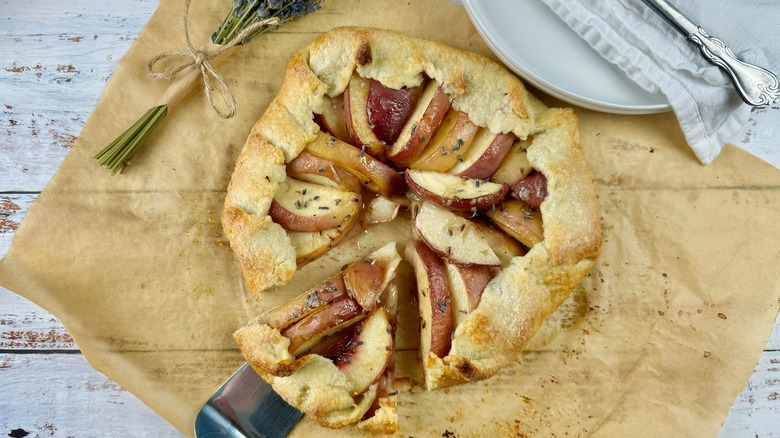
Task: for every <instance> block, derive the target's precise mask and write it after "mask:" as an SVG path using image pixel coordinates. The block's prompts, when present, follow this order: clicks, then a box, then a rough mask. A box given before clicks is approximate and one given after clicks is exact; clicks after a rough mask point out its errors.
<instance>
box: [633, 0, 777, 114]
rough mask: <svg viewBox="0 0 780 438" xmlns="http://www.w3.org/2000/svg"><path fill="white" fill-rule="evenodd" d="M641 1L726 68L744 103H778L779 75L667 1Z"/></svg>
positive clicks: (764, 104)
mask: <svg viewBox="0 0 780 438" xmlns="http://www.w3.org/2000/svg"><path fill="white" fill-rule="evenodd" d="M642 2H643V3H644V4H646V5H647V6H649V7H650V9H652V10H653V11H655V12H656V13H657V14H658V15H660V16H661V17H663V18H664V19H665V20H666V21H668V22H669V23H670V24H671V25H672V27H674V28H675V29H676V30H677V31H679V32H680V33H682V34H683V35H684V36H685V37H686V38H687V39H688V41H689V42H691V43H692V44H694V45H696V46H698V47H699V50H700V51H701V53H702V55H704V58H706V59H707V60H708V61H709V62H711V63H713V64H715V65H717V66H718V67H720V68H721V69H723V70H724V71H725V72H726V73H727V74H728V75H729V77H730V78H731V81H732V82H734V86H735V87H736V89H737V92H738V93H739V96H740V97H741V98H742V100H744V101H745V103H747V104H749V105H753V106H766V105H771V104H773V103H775V102H776V101H777V99H778V97H780V86H778V81H777V76H775V75H774V74H773V73H772V72H770V71H768V70H766V69H764V68H761V67H758V66H755V65H752V64H748V63H745V62H742V61H740V60H739V59H737V57H736V56H734V53H732V51H731V49H729V48H728V47H727V46H726V44H725V43H724V42H723V41H721V40H719V39H717V38H714V37H711V36H709V35H708V34H707V32H705V31H704V29H702V28H701V26H698V25H696V24H694V23H693V22H691V20H689V19H688V18H687V17H685V16H684V15H683V14H681V13H680V11H678V10H677V9H675V8H674V7H673V6H672V5H670V4H669V3H667V2H666V0H642Z"/></svg>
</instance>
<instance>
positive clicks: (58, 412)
mask: <svg viewBox="0 0 780 438" xmlns="http://www.w3.org/2000/svg"><path fill="white" fill-rule="evenodd" d="M0 381H2V382H3V384H2V388H3V396H2V397H0V436H25V435H24V433H27V434H29V435H27V436H31V437H34V436H41V437H44V436H61V437H67V436H78V437H84V436H90V437H99V436H111V437H122V436H126V437H130V436H154V437H180V436H182V434H181V433H180V432H179V431H177V430H176V429H175V428H174V427H173V426H171V425H170V424H169V423H168V422H167V421H165V420H164V419H162V418H161V417H160V416H159V415H157V414H156V413H155V412H154V411H152V410H151V409H150V408H148V407H147V406H146V405H144V404H143V403H141V402H140V401H139V400H138V399H137V398H135V397H134V396H133V395H132V394H130V393H129V392H128V391H126V390H124V389H123V388H122V387H120V386H119V385H118V384H116V383H115V382H113V381H111V380H110V379H108V378H107V377H106V376H104V375H102V374H100V373H98V372H97V371H95V370H93V369H92V368H91V367H90V366H89V364H87V361H86V360H85V359H84V357H83V356H82V355H81V354H7V353H0Z"/></svg>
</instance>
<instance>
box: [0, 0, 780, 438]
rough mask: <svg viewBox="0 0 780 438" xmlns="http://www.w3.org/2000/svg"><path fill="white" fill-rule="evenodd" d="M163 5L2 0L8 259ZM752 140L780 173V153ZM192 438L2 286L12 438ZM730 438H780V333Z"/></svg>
mask: <svg viewBox="0 0 780 438" xmlns="http://www.w3.org/2000/svg"><path fill="white" fill-rule="evenodd" d="M225 3H226V10H227V7H228V4H229V2H228V0H225ZM157 4H158V0H115V1H111V2H106V1H96V0H69V1H67V2H63V1H58V0H40V1H37V2H28V1H26V0H0V111H2V114H1V115H0V256H3V255H5V253H6V252H7V251H8V248H9V247H10V245H11V239H12V238H13V235H14V232H15V230H16V229H17V227H18V225H19V223H20V222H21V220H22V218H23V217H24V214H25V212H26V211H27V209H28V207H29V206H30V204H31V203H32V202H33V200H34V199H35V197H36V196H37V194H38V193H40V192H41V191H42V190H43V188H44V187H45V185H46V183H47V182H48V181H49V179H50V178H51V176H52V175H53V174H54V172H55V171H56V170H57V167H58V166H59V165H60V163H61V162H62V160H63V159H64V158H65V155H66V154H67V153H68V150H69V149H70V147H71V146H72V145H73V142H74V140H75V138H76V136H78V135H79V132H80V131H81V128H82V126H83V124H84V122H85V121H86V119H87V118H88V117H89V115H90V113H91V111H92V109H93V108H94V106H95V104H96V102H97V100H98V98H99V97H100V95H101V93H102V92H103V88H104V87H105V84H106V83H107V81H108V80H109V78H110V77H111V73H112V71H113V70H114V68H115V66H116V63H117V62H118V61H119V59H120V58H121V57H122V56H123V55H124V53H125V52H126V51H127V49H128V48H129V47H130V45H131V44H132V43H133V41H134V40H135V37H136V36H137V35H138V33H139V32H140V30H141V27H142V26H143V25H144V24H145V23H146V21H147V20H148V18H149V16H150V15H151V13H152V12H153V11H154V9H155V8H156V6H157ZM775 111H780V110H775ZM745 138H746V141H745V142H743V143H744V144H740V146H743V147H745V148H746V149H748V150H750V151H751V152H753V153H755V154H757V155H759V156H761V157H762V158H764V159H766V160H768V161H770V162H773V163H774V164H775V166H779V167H780V146H775V145H767V144H762V143H761V142H760V141H756V139H755V138H750V136H749V135H748V134H747V133H746V136H745ZM750 140H752V141H750ZM758 140H760V139H758ZM712 384H713V385H717V382H712ZM180 435H181V434H180V432H178V431H177V430H176V429H174V428H173V427H172V426H171V425H170V424H168V423H167V422H166V421H165V420H163V419H162V418H161V417H159V416H158V415H157V414H156V413H154V412H153V411H152V410H151V409H149V408H148V407H146V406H145V405H144V404H143V403H141V402H140V401H139V400H138V399H136V398H135V397H134V396H133V395H132V394H130V393H129V392H127V391H126V390H124V389H123V388H122V387H120V386H119V385H118V384H116V383H115V382H113V381H111V380H110V379H108V378H107V377H105V376H104V375H102V374H100V373H98V372H97V371H95V370H93V369H92V368H91V367H90V366H89V364H88V363H87V361H86V360H85V358H84V357H83V356H82V355H81V353H80V351H79V349H78V347H77V346H76V344H75V343H74V342H73V340H72V339H71V337H70V336H69V335H68V333H67V331H66V330H65V329H64V328H63V326H62V325H61V324H60V322H59V320H58V319H57V318H56V317H55V316H53V315H51V314H49V313H48V312H46V311H45V310H43V309H41V308H40V307H38V306H36V305H34V304H33V303H31V302H29V301H27V300H25V299H24V298H22V297H20V296H18V295H16V294H14V293H12V292H10V291H7V290H5V289H2V288H0V436H10V437H22V436H31V437H33V436H63V437H65V436H77V437H91V436H96V437H97V436H158V437H165V436H180ZM721 436H724V437H762V438H763V437H773V436H774V437H777V436H780V324H778V325H776V326H775V330H774V333H773V334H772V336H771V337H770V339H769V342H768V343H767V345H766V348H765V350H764V352H763V354H762V356H761V359H760V361H759V363H758V364H757V365H756V368H755V370H754V372H753V376H752V377H751V378H750V380H749V381H748V382H747V383H746V386H745V390H744V391H743V392H742V394H741V395H740V396H739V397H738V398H737V399H736V400H735V402H734V406H733V407H732V409H731V412H730V414H729V416H728V418H727V419H726V421H725V423H724V426H723V428H722V430H721Z"/></svg>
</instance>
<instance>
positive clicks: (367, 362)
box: [324, 307, 393, 395]
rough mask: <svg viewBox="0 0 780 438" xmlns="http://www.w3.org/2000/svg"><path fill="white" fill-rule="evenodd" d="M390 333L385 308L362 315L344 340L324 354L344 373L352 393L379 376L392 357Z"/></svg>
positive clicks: (361, 391)
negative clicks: (360, 320)
mask: <svg viewBox="0 0 780 438" xmlns="http://www.w3.org/2000/svg"><path fill="white" fill-rule="evenodd" d="M392 354H393V335H392V330H391V329H390V323H389V322H388V320H387V313H386V312H385V309H384V308H382V307H380V308H378V309H376V310H375V311H374V312H373V313H371V314H370V315H369V316H368V317H367V318H366V319H364V320H363V321H362V322H361V323H360V324H359V325H358V326H357V327H356V328H355V331H354V335H353V337H352V338H351V339H349V340H348V341H347V343H345V344H342V345H340V346H338V347H336V348H334V349H331V351H329V352H326V353H325V354H324V356H325V357H328V358H330V359H331V360H332V361H333V363H334V364H335V365H336V366H337V367H338V368H339V369H340V370H341V372H342V373H344V376H345V377H346V378H347V381H348V382H349V383H350V392H351V394H352V395H359V394H362V393H363V392H364V391H365V390H367V389H368V387H369V386H371V385H373V384H374V383H376V382H377V381H379V379H380V378H381V377H382V374H383V373H384V371H385V369H386V368H387V365H388V363H389V362H390V361H391V360H392Z"/></svg>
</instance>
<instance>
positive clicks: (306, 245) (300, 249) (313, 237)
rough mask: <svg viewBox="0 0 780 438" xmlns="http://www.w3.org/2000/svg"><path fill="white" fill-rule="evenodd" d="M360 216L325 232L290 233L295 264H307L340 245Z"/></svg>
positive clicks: (354, 216)
mask: <svg viewBox="0 0 780 438" xmlns="http://www.w3.org/2000/svg"><path fill="white" fill-rule="evenodd" d="M357 217H358V215H353V216H351V217H349V218H347V220H346V221H345V222H343V223H342V224H341V225H339V226H337V227H335V228H331V229H329V230H324V231H290V232H288V233H287V235H288V236H290V243H292V246H293V248H295V262H296V263H297V264H298V266H301V265H303V264H306V263H308V262H310V261H312V260H314V259H316V258H317V257H319V256H321V255H322V254H324V253H325V252H326V251H328V250H329V249H331V248H333V247H334V246H336V245H338V243H339V242H340V241H341V239H343V238H344V237H345V236H346V235H347V233H348V232H349V230H350V229H352V227H353V225H355V223H357Z"/></svg>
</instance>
